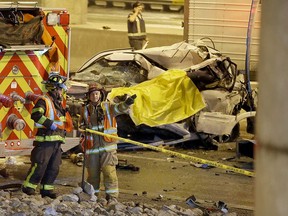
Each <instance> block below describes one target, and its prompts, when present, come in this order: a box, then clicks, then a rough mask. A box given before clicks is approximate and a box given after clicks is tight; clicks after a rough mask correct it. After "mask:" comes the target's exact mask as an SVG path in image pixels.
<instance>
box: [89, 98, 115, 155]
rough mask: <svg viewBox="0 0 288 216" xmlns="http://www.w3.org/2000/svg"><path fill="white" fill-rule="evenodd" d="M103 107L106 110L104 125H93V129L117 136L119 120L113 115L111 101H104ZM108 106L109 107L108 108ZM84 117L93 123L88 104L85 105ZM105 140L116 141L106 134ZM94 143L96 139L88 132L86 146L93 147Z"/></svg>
mask: <svg viewBox="0 0 288 216" xmlns="http://www.w3.org/2000/svg"><path fill="white" fill-rule="evenodd" d="M101 106H102V109H103V110H104V112H105V114H104V125H96V126H92V128H91V129H92V130H96V131H101V132H104V133H106V134H113V135H115V136H117V122H116V119H115V117H114V116H113V115H112V113H113V112H112V111H111V110H110V108H109V103H105V102H103V103H102V104H101ZM107 108H108V109H107ZM83 114H84V119H85V120H86V121H87V123H88V124H89V123H91V121H90V116H89V112H88V106H85V107H84V113H83ZM104 141H105V142H109V143H111V142H115V141H116V139H111V138H109V137H105V136H104ZM93 144H94V140H93V134H87V135H86V145H87V146H86V147H87V149H91V148H92V147H93Z"/></svg>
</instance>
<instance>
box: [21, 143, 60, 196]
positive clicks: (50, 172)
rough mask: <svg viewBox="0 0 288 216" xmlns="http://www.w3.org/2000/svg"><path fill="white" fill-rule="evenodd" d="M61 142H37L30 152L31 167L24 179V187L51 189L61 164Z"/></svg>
mask: <svg viewBox="0 0 288 216" xmlns="http://www.w3.org/2000/svg"><path fill="white" fill-rule="evenodd" d="M61 154H62V151H61V144H60V143H59V142H56V143H55V142H53V143H52V142H51V143H49V142H45V143H40V144H37V145H36V146H35V147H34V149H33V150H32V152H31V158H30V160H31V167H30V169H29V171H28V174H27V177H26V179H25V181H24V184H23V185H24V186H25V187H30V188H34V189H36V188H37V185H38V184H39V183H41V189H42V190H53V189H54V186H53V183H54V181H55V179H56V177H57V176H58V173H59V167H60V164H61Z"/></svg>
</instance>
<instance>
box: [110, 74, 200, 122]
mask: <svg viewBox="0 0 288 216" xmlns="http://www.w3.org/2000/svg"><path fill="white" fill-rule="evenodd" d="M124 94H128V95H133V94H136V95H137V98H136V99H135V103H134V104H133V105H132V106H131V113H130V116H131V118H132V120H133V121H134V123H135V124H136V125H139V124H146V125H149V126H152V127H153V126H159V125H163V124H170V123H175V122H178V121H180V120H183V119H185V118H187V117H189V116H192V115H194V114H195V113H197V112H198V111H200V110H201V109H203V108H204V107H205V103H204V101H203V98H202V96H201V94H200V92H199V90H198V89H197V87H196V86H195V84H194V83H193V82H192V81H191V80H190V78H188V77H187V76H186V72H185V71H182V70H168V71H166V72H165V73H163V74H161V75H159V76H158V77H156V78H154V79H152V80H149V81H145V82H143V83H140V84H138V85H135V86H132V87H120V88H114V89H112V91H111V92H110V93H109V95H108V99H109V100H113V98H114V97H116V96H120V95H124Z"/></svg>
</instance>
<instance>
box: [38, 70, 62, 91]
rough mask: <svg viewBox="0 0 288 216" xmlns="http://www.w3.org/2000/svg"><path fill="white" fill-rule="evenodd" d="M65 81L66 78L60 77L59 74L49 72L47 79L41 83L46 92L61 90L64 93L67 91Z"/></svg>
mask: <svg viewBox="0 0 288 216" xmlns="http://www.w3.org/2000/svg"><path fill="white" fill-rule="evenodd" d="M66 80H67V78H66V77H64V76H61V75H60V74H59V73H56V72H51V73H50V74H49V76H48V79H47V80H44V81H42V83H43V84H45V87H46V89H47V90H48V91H54V90H56V89H63V90H64V91H67V87H66V85H65V84H64V83H65V82H66Z"/></svg>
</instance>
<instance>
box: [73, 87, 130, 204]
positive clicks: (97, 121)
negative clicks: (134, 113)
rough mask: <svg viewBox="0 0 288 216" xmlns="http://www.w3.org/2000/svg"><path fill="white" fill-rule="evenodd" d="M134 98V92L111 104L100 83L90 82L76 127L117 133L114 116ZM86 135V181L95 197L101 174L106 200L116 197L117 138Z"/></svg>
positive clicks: (121, 112) (98, 189) (124, 109)
mask: <svg viewBox="0 0 288 216" xmlns="http://www.w3.org/2000/svg"><path fill="white" fill-rule="evenodd" d="M135 98H136V95H133V96H131V97H128V98H127V99H126V100H125V101H122V102H120V103H111V102H109V101H107V100H106V92H105V90H104V88H103V87H102V86H101V85H100V84H99V83H96V82H92V83H90V84H89V86H88V92H87V99H88V101H87V104H86V105H84V106H83V107H82V109H81V112H80V117H79V121H78V128H79V129H82V130H85V129H90V130H95V131H100V132H104V133H107V134H113V135H115V136H117V125H116V120H115V116H117V115H120V114H123V113H128V110H129V106H130V105H131V104H133V103H134V99H135ZM85 135H86V137H85ZM85 135H84V138H85V139H86V140H85V139H83V141H82V143H83V145H85V146H84V151H85V155H86V158H85V160H86V161H85V165H86V168H87V172H88V177H87V182H88V183H90V184H91V185H92V186H93V187H94V190H95V193H96V196H98V195H99V192H100V176H101V173H102V174H103V183H104V187H105V194H106V199H107V201H109V200H110V199H111V198H117V197H118V194H119V190H118V178H117V174H116V165H117V164H118V158H117V154H116V150H117V140H115V139H111V138H108V137H105V136H104V137H103V136H100V135H97V134H93V133H85Z"/></svg>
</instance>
